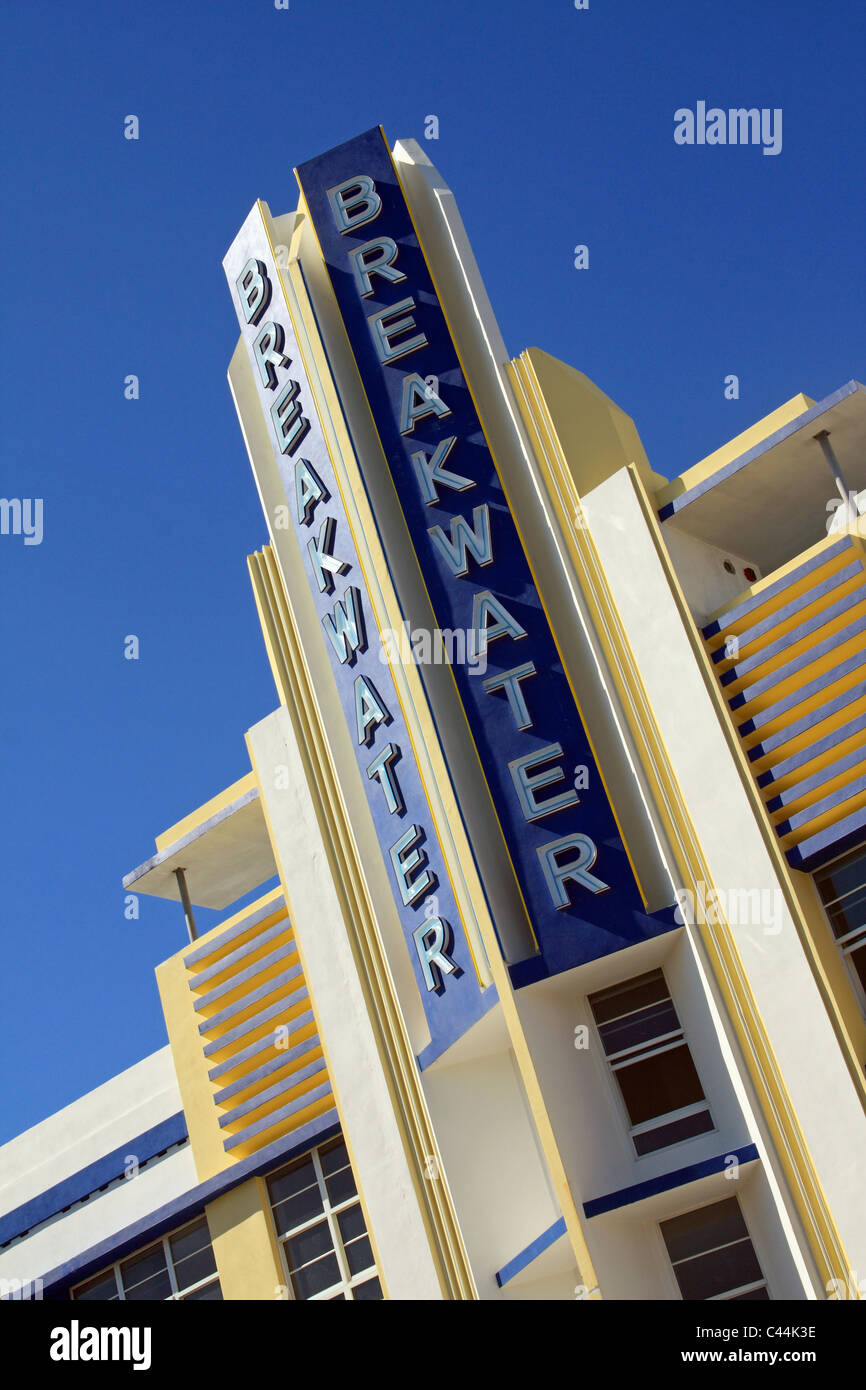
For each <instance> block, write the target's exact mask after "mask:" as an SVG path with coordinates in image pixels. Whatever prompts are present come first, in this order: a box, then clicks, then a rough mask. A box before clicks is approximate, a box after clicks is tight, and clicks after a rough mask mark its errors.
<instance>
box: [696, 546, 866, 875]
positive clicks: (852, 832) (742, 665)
mask: <svg viewBox="0 0 866 1390" xmlns="http://www.w3.org/2000/svg"><path fill="white" fill-rule="evenodd" d="M703 637H704V641H705V642H706V646H707V650H708V652H709V654H710V656H711V658H712V661H713V663H714V666H715V669H716V672H717V675H718V678H719V682H720V685H721V687H722V690H723V691H724V694H725V698H726V700H727V704H728V708H729V709H730V711H731V717H732V719H733V720H734V723H735V725H736V727H737V732H738V733H739V735H740V738H741V739H742V742H743V747H744V748H745V750H746V753H747V754H748V757H749V761H750V762H751V765H752V770H753V772H754V775H755V778H756V780H757V784H758V786H759V787H760V789H761V793H762V795H763V798H764V803H765V805H766V807H767V813H768V815H769V816H770V819H771V820H772V822H773V825H774V826H775V829H776V833H777V834H778V836H779V839H780V840H781V843H782V845H783V846H784V848H785V851H786V854H787V857H788V861H789V863H790V864H791V865H792V866H793V867H794V868H797V869H813V868H816V867H818V866H819V865H820V864H821V863H824V862H826V861H827V860H828V859H831V858H834V857H835V856H836V855H838V854H841V853H843V852H844V851H845V850H846V849H847V848H849V846H850V845H851V844H853V843H854V842H856V841H859V840H861V839H862V837H863V834H864V830H866V567H864V551H863V546H862V543H861V541H860V539H859V538H858V537H857V536H853V535H843V536H841V538H835V537H828V539H827V540H826V541H821V542H820V543H819V544H818V545H816V546H814V547H813V548H812V549H811V550H809V551H806V552H805V554H804V555H803V556H802V558H801V561H800V562H799V563H797V564H795V565H793V566H790V567H788V568H787V569H786V570H784V571H783V572H782V573H781V574H780V575H778V577H774V576H773V575H770V576H769V578H767V579H765V580H762V581H761V582H760V583H759V584H756V585H755V586H754V588H753V589H751V590H750V591H748V592H747V593H746V594H744V595H741V596H740V598H738V599H736V600H734V602H733V603H732V604H730V605H729V606H728V607H727V608H726V609H725V610H723V611H722V612H721V613H719V614H717V615H716V617H715V618H714V620H713V621H712V622H711V623H709V624H708V625H707V626H706V627H705V628H704V629H703Z"/></svg>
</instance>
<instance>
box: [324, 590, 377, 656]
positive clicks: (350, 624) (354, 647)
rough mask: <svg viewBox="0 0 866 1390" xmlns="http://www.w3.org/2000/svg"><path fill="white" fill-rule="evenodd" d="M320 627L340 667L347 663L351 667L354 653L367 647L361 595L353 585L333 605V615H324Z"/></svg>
mask: <svg viewBox="0 0 866 1390" xmlns="http://www.w3.org/2000/svg"><path fill="white" fill-rule="evenodd" d="M322 626H323V627H324V629H325V631H326V632H327V634H328V636H329V637H330V639H331V645H332V646H333V648H334V651H335V652H336V653H337V657H338V659H339V661H340V663H341V665H342V664H343V663H345V662H347V661H348V663H349V665H350V666H351V664H352V662H353V661H354V660H355V653H356V652H358V651H363V650H364V648H365V647H366V645H367V637H366V633H365V631H364V610H363V609H362V607H361V595H360V593H359V591H358V589H357V588H356V587H355V585H354V584H350V585H349V587H348V589H347V590H346V596H345V599H342V600H340V601H339V602H338V603H335V604H334V611H333V614H331V613H326V614H325V616H324V618H323V619H322Z"/></svg>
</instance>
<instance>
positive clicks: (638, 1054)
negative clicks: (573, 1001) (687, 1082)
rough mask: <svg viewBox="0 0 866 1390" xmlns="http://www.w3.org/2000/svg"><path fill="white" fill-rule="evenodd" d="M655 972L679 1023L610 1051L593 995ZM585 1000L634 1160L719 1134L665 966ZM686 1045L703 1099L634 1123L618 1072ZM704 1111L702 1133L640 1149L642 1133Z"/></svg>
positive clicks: (621, 984)
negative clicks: (707, 1121)
mask: <svg viewBox="0 0 866 1390" xmlns="http://www.w3.org/2000/svg"><path fill="white" fill-rule="evenodd" d="M656 972H658V974H659V975H661V978H662V983H663V985H664V988H665V989H666V990H667V995H666V998H667V999H668V1000H669V1001H670V1003H671V1004H672V1005H673V1009H674V1012H675V1013H676V1016H677V1022H678V1024H679V1027H678V1028H677V1029H676V1030H675V1031H673V1032H670V1031H669V1032H666V1033H660V1034H659V1036H658V1038H652V1039H650V1040H649V1042H647V1043H643V1044H634V1045H633V1046H632V1047H628V1048H622V1049H621V1050H620V1051H619V1052H613V1053H608V1052H607V1051H606V1050H605V1046H604V1039H603V1038H602V1034H601V1028H600V1025H599V1023H598V1020H597V1019H596V1016H595V1010H594V1009H593V1007H592V1002H591V1001H592V998H593V996H596V995H599V994H604V993H605V992H606V991H607V990H608V989H618V988H624V987H625V986H626V985H629V984H630V983H633V982H635V981H637V980H640V979H642V978H643V977H644V976H646V975H654V974H656ZM659 1002H662V1001H659ZM584 1003H585V1007H586V1012H587V1014H588V1016H589V1021H590V1024H591V1026H592V1028H593V1030H594V1034H595V1040H596V1043H597V1045H598V1049H599V1057H600V1060H601V1065H602V1069H603V1071H604V1073H605V1076H606V1078H607V1080H606V1084H607V1087H608V1089H609V1091H610V1092H611V1093H612V1095H613V1097H614V1104H615V1106H616V1108H617V1112H618V1114H619V1116H620V1121H621V1123H622V1125H623V1127H624V1129H625V1131H626V1133H627V1135H628V1138H629V1141H630V1147H631V1156H632V1159H633V1161H634V1162H635V1163H643V1162H644V1161H645V1160H646V1159H652V1158H656V1157H657V1156H658V1155H659V1154H661V1153H668V1152H670V1150H672V1149H677V1148H679V1147H680V1146H681V1145H683V1144H694V1143H695V1142H697V1140H699V1139H705V1138H706V1137H707V1136H708V1135H710V1134H716V1133H717V1132H718V1129H717V1126H716V1122H715V1119H714V1117H713V1111H712V1106H711V1105H710V1101H709V1097H708V1096H707V1090H706V1086H705V1085H704V1079H703V1077H702V1075H701V1073H700V1070H699V1068H698V1065H697V1062H696V1061H695V1058H694V1053H693V1052H692V1048H691V1044H690V1043H689V1040H688V1037H687V1036H686V1031H685V1028H684V1027H683V1024H682V1020H681V1019H680V1015H679V1010H678V1009H677V1006H676V1001H675V1000H674V997H673V994H672V993H671V988H670V985H669V984H668V979H667V975H666V974H665V972H664V969H663V967H662V966H660V965H657V966H651V967H650V969H649V970H643V971H641V972H640V974H638V975H631V976H629V977H628V978H626V979H625V980H616V981H613V982H612V983H611V984H609V985H603V986H602V987H601V988H600V989H595V990H592V991H590V992H589V993H588V994H586V995H585V996H584ZM641 1007H646V1005H642V1006H641ZM639 1012H640V1008H638V1009H631V1010H629V1011H628V1012H627V1013H624V1014H620V1015H616V1017H615V1018H614V1019H610V1020H608V1022H616V1021H618V1020H619V1019H620V1018H627V1017H628V1016H629V1013H639ZM683 1046H685V1047H686V1048H687V1049H688V1054H689V1057H690V1059H691V1063H692V1066H693V1067H694V1069H695V1073H696V1075H697V1078H698V1082H699V1083H700V1087H701V1091H702V1093H703V1099H702V1100H699V1101H693V1102H690V1104H688V1105H684V1106H680V1108H679V1109H677V1110H667V1111H665V1112H664V1113H663V1114H660V1115H654V1116H652V1118H651V1119H649V1120H642V1121H640V1122H639V1123H638V1124H633V1123H632V1119H631V1115H630V1114H629V1111H628V1106H627V1105H626V1102H625V1097H624V1095H623V1093H622V1090H621V1089H620V1085H619V1082H618V1081H617V1078H616V1073H617V1072H618V1071H622V1070H624V1069H625V1068H626V1067H628V1066H630V1065H634V1064H635V1063H638V1062H645V1061H649V1060H650V1059H651V1058H653V1057H658V1056H661V1055H662V1054H663V1053H665V1052H671V1051H673V1050H674V1049H675V1048H678V1047H683ZM629 1053H632V1054H634V1055H632V1056H631V1057H629V1055H628V1054H629ZM704 1111H706V1113H707V1115H708V1116H709V1119H710V1127H709V1128H708V1129H705V1130H702V1131H701V1133H700V1134H690V1135H687V1136H686V1137H685V1138H684V1139H676V1140H674V1142H673V1143H671V1144H662V1145H660V1146H659V1148H657V1149H650V1150H648V1151H647V1153H643V1154H641V1153H638V1152H637V1146H636V1144H635V1139H636V1138H639V1137H640V1136H641V1135H643V1134H650V1133H652V1132H653V1131H654V1130H656V1129H662V1128H664V1126H665V1125H669V1124H675V1123H676V1122H677V1120H684V1119H688V1118H689V1116H690V1115H697V1114H701V1113H702V1112H704Z"/></svg>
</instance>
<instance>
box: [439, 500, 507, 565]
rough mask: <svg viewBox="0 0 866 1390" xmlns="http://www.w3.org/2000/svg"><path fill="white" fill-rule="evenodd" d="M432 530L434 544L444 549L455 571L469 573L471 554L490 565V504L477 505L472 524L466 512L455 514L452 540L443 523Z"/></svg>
mask: <svg viewBox="0 0 866 1390" xmlns="http://www.w3.org/2000/svg"><path fill="white" fill-rule="evenodd" d="M428 531H429V534H430V535H431V536H432V538H433V544H434V545H435V546H436V547H437V549H438V550H439V551H441V553H442V555H443V556H444V557H445V561H446V564H447V565H448V568H449V569H450V571H451V573H452V574H454V575H461V574H467V573H468V571H469V556H470V555H471V556H472V558H473V559H474V560H476V561H477V562H478V564H479V565H489V564H490V562H491V560H492V559H493V546H492V543H491V539H490V511H489V509H488V507H487V505H486V504H485V505H484V506H483V507H475V508H474V510H473V512H472V526H471V527H470V525H469V522H468V521H467V520H466V518H465V516H455V517H453V518H452V520H451V538H450V540H449V538H448V536H446V534H445V532H444V531H443V530H442V527H441V526H430V527H429V528H428Z"/></svg>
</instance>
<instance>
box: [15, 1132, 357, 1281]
mask: <svg viewBox="0 0 866 1390" xmlns="http://www.w3.org/2000/svg"><path fill="white" fill-rule="evenodd" d="M339 1133H340V1125H339V1121H338V1119H337V1111H336V1109H333V1110H326V1111H325V1113H324V1114H323V1115H317V1116H316V1118H315V1119H314V1120H310V1121H309V1123H308V1124H305V1125H303V1126H302V1127H301V1129H297V1130H294V1131H293V1132H292V1133H291V1134H287V1135H284V1136H283V1137H282V1138H281V1139H275V1140H274V1142H273V1143H272V1144H268V1146H267V1148H265V1149H261V1150H260V1151H259V1152H258V1153H256V1154H252V1155H251V1156H250V1157H249V1158H245V1159H240V1160H239V1161H238V1162H237V1163H233V1164H232V1166H231V1167H230V1168H227V1169H226V1170H225V1171H224V1172H222V1173H217V1174H215V1175H214V1177H212V1178H208V1179H207V1181H206V1182H203V1183H199V1185H198V1186H197V1187H193V1188H191V1189H190V1191H189V1192H185V1193H184V1194H183V1196H181V1197H175V1198H174V1200H173V1201H171V1202H168V1203H167V1204H166V1205H165V1206H162V1207H159V1208H157V1210H156V1211H153V1212H150V1213H149V1214H148V1215H147V1216H144V1217H142V1218H141V1220H140V1221H136V1222H134V1223H133V1224H132V1225H131V1226H125V1227H124V1228H123V1229H122V1230H120V1231H117V1232H116V1233H115V1234H114V1235H112V1236H108V1237H106V1239H105V1240H102V1241H100V1242H99V1244H98V1245H92V1246H90V1248H89V1249H87V1250H83V1251H82V1252H81V1253H80V1254H78V1255H76V1256H74V1257H73V1259H71V1260H67V1261H66V1262H65V1264H62V1265H57V1266H56V1267H55V1268H54V1269H50V1270H48V1271H47V1272H46V1273H45V1274H43V1276H42V1282H43V1297H44V1298H47V1299H49V1298H50V1299H55V1300H56V1299H62V1298H64V1297H66V1296H67V1291H68V1289H69V1288H70V1286H71V1285H72V1284H77V1283H79V1282H80V1281H81V1280H83V1279H86V1278H88V1276H89V1275H91V1274H97V1273H98V1272H99V1270H101V1269H104V1268H105V1267H106V1265H109V1264H113V1263H114V1262H115V1261H116V1260H122V1259H124V1258H125V1257H126V1256H127V1255H131V1254H132V1253H133V1252H134V1251H136V1250H140V1249H141V1248H142V1246H144V1245H147V1244H149V1242H150V1241H153V1240H158V1239H159V1237H160V1236H162V1235H165V1234H166V1232H167V1231H171V1230H172V1229H173V1228H174V1227H176V1226H181V1225H183V1223H184V1222H185V1221H189V1220H191V1219H192V1217H194V1216H197V1215H198V1214H199V1213H200V1212H202V1211H203V1210H204V1209H205V1207H206V1206H207V1205H208V1203H209V1202H213V1201H215V1199H216V1198H217V1197H221V1196H222V1195H223V1194H224V1193H226V1192H231V1191H232V1189H233V1188H235V1187H240V1185H241V1183H244V1182H248V1181H249V1179H250V1178H257V1177H262V1176H263V1175H264V1174H266V1173H268V1172H270V1170H271V1169H273V1168H278V1167H280V1166H281V1165H282V1164H283V1163H287V1162H289V1161H290V1160H291V1159H292V1158H294V1157H295V1156H296V1155H297V1154H301V1153H304V1152H305V1151H306V1150H307V1149H311V1148H313V1147H314V1145H316V1144H322V1143H324V1142H325V1141H326V1140H328V1139H330V1138H332V1137H333V1136H334V1135H336V1134H339Z"/></svg>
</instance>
